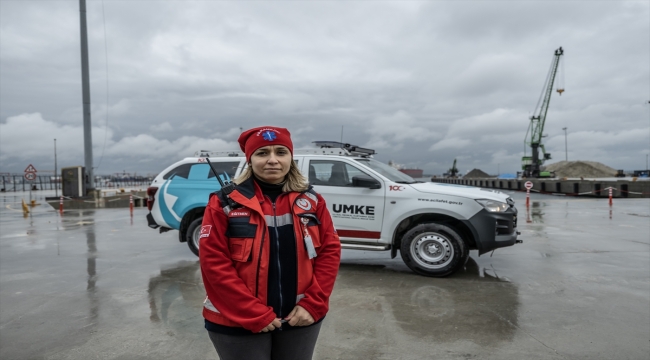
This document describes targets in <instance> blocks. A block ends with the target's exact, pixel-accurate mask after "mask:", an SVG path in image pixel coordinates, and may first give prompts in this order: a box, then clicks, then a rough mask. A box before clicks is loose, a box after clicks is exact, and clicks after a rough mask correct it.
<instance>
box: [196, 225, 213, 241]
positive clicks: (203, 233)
mask: <svg viewBox="0 0 650 360" xmlns="http://www.w3.org/2000/svg"><path fill="white" fill-rule="evenodd" d="M210 230H212V225H203V226H201V236H199V239H200V238H204V237H208V236H210Z"/></svg>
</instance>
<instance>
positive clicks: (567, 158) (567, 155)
mask: <svg viewBox="0 0 650 360" xmlns="http://www.w3.org/2000/svg"><path fill="white" fill-rule="evenodd" d="M566 129H567V128H566V127H563V128H562V130H564V160H565V161H569V150H568V149H567V141H566Z"/></svg>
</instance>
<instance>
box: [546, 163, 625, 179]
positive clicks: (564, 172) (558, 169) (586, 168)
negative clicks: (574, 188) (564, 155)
mask: <svg viewBox="0 0 650 360" xmlns="http://www.w3.org/2000/svg"><path fill="white" fill-rule="evenodd" d="M546 171H552V172H555V176H556V177H558V178H564V177H566V178H579V177H584V178H604V177H614V176H615V175H616V170H614V169H612V168H611V167H609V166H607V165H604V164H602V163H599V162H596V161H560V162H556V163H554V164H549V165H546Z"/></svg>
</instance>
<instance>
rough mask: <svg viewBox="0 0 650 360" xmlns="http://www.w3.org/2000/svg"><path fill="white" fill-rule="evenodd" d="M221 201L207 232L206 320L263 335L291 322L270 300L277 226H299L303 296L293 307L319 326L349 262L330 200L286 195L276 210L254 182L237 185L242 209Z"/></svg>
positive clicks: (203, 257)
mask: <svg viewBox="0 0 650 360" xmlns="http://www.w3.org/2000/svg"><path fill="white" fill-rule="evenodd" d="M219 198H220V197H219V196H212V197H211V198H210V200H209V202H208V205H207V207H206V209H205V213H204V215H203V224H202V229H201V239H200V241H201V245H200V251H199V254H200V256H199V261H200V264H201V273H202V275H203V283H204V285H205V289H206V292H207V297H206V299H205V302H204V307H203V316H204V317H205V319H206V320H208V321H209V322H212V323H215V324H218V325H224V326H230V327H242V328H244V329H247V330H250V331H252V332H259V331H261V330H262V329H263V328H264V327H266V326H267V325H268V324H270V323H271V322H272V321H273V319H275V318H276V317H278V316H284V315H286V314H282V315H280V314H276V312H277V306H276V311H274V308H273V306H271V305H269V301H268V300H269V298H268V296H269V289H268V284H269V276H270V273H269V271H270V269H272V266H270V263H269V259H270V252H271V244H270V243H271V236H270V234H269V231H268V229H269V224H268V223H269V222H270V221H273V222H274V224H272V226H271V228H273V227H275V228H276V229H278V228H280V227H283V228H284V229H285V230H286V229H287V226H286V225H289V224H291V226H292V227H293V235H294V238H295V241H296V244H295V256H296V267H295V270H296V271H295V274H296V283H295V289H296V294H297V297H296V299H291V300H290V301H292V302H293V304H294V305H300V306H302V307H303V308H305V310H307V311H308V312H309V313H310V314H311V315H312V317H313V318H314V320H315V321H319V320H320V319H322V318H323V317H324V316H325V314H326V313H327V311H328V308H329V297H330V294H331V293H332V289H333V287H334V281H335V279H336V275H337V273H338V268H339V261H340V255H341V245H340V241H339V238H338V235H337V234H336V230H335V229H334V225H333V223H332V218H331V216H330V214H329V211H328V210H327V206H326V204H325V200H324V199H323V198H322V197H321V196H320V195H319V194H317V193H316V192H314V191H313V190H311V189H310V190H308V191H306V192H302V193H298V192H290V193H285V194H282V195H280V196H279V197H278V198H277V199H276V202H275V204H274V203H272V202H271V201H270V199H269V198H268V197H265V196H264V195H263V194H262V191H261V190H260V188H259V186H258V185H257V184H256V183H255V181H253V179H249V180H247V181H245V182H243V183H242V184H240V185H238V186H236V187H235V190H234V191H233V192H232V193H231V194H230V198H231V199H233V200H234V201H236V202H237V203H238V204H240V205H241V207H238V208H236V209H234V210H230V211H229V208H227V207H226V208H225V209H224V207H223V205H224V204H222V202H221V201H220V199H219ZM278 215H279V216H278ZM278 220H279V222H281V224H278ZM276 235H277V234H276ZM305 238H311V243H313V246H314V248H315V255H316V256H315V257H313V255H314V254H312V258H310V255H309V251H308V246H307V245H308V244H309V242H310V241H308V240H309V239H307V241H306V240H305ZM271 276H276V275H275V274H274V275H271ZM271 280H273V279H271ZM270 283H271V284H273V283H274V282H273V281H270ZM274 290H275V289H273V290H272V291H274ZM294 301H295V302H294Z"/></svg>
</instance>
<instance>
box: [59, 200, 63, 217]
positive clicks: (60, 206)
mask: <svg viewBox="0 0 650 360" xmlns="http://www.w3.org/2000/svg"><path fill="white" fill-rule="evenodd" d="M59 212H60V213H61V214H63V195H61V198H60V199H59Z"/></svg>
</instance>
